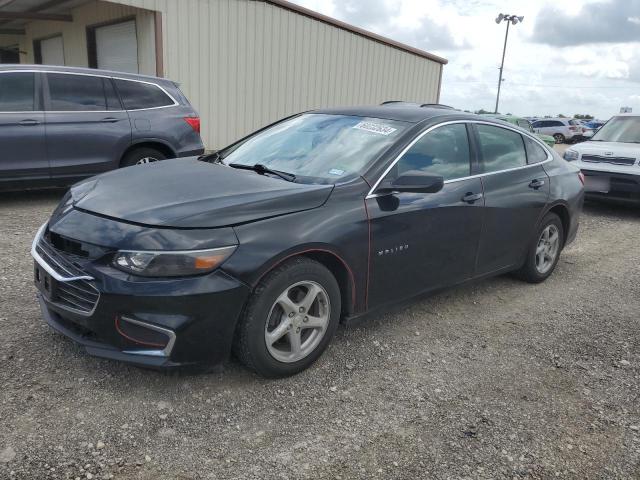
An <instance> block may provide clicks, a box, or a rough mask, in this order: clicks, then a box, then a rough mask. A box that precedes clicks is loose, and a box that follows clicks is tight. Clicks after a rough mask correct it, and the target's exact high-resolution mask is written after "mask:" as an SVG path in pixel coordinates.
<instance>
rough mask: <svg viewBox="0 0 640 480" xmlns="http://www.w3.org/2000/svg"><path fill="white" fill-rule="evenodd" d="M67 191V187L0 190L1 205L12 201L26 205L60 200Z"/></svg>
mask: <svg viewBox="0 0 640 480" xmlns="http://www.w3.org/2000/svg"><path fill="white" fill-rule="evenodd" d="M66 192H67V189H66V188H48V189H44V190H21V191H11V192H0V205H2V206H7V205H9V204H11V203H17V204H20V205H24V204H29V203H41V202H55V201H59V200H60V199H61V198H62V197H63V196H64V194H65V193H66Z"/></svg>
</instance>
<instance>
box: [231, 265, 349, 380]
mask: <svg viewBox="0 0 640 480" xmlns="http://www.w3.org/2000/svg"><path fill="white" fill-rule="evenodd" d="M312 290H313V291H312ZM309 295H315V296H314V298H313V299H311V297H310V296H309ZM307 297H308V298H307ZM309 301H312V303H311V304H309V303H308V302H309ZM303 305H306V306H308V305H310V308H308V309H305V306H303ZM341 308H342V307H341V298H340V287H339V286H338V282H337V281H336V279H335V278H334V276H333V275H332V274H331V272H330V271H329V270H328V269H327V268H326V267H325V266H324V265H322V264H320V263H318V262H316V261H314V260H311V259H308V258H304V257H298V258H294V259H292V260H289V261H287V262H285V263H283V264H282V265H281V266H279V267H277V268H276V269H275V270H273V271H272V272H270V273H269V274H268V275H267V276H266V277H265V278H264V279H263V280H261V281H260V283H259V284H258V286H257V287H256V289H255V290H254V292H253V294H252V295H251V297H250V298H249V300H248V302H247V305H246V306H245V309H244V312H243V314H242V317H241V318H240V321H239V323H238V327H237V329H236V335H235V339H234V345H233V351H234V353H235V355H236V357H238V359H240V361H241V362H242V363H243V364H244V365H246V366H247V367H248V368H250V369H252V370H254V371H255V372H256V373H258V374H259V375H262V376H264V377H269V378H278V377H287V376H290V375H294V374H296V373H298V372H301V371H302V370H304V369H306V368H308V367H309V366H310V365H311V364H313V362H315V361H316V360H317V359H318V358H319V357H320V355H322V352H323V351H324V350H325V349H326V348H327V345H328V344H329V342H330V341H331V338H332V337H333V335H334V333H335V331H336V328H337V327H338V323H339V320H340V312H341ZM303 309H304V311H303ZM309 312H311V314H309ZM307 314H309V315H308V316H307ZM305 318H306V319H307V320H305ZM323 322H324V327H309V326H308V325H312V324H317V325H320V324H321V323H323ZM289 326H290V327H289ZM287 327H289V328H287ZM280 334H282V335H281V336H279V335H280ZM295 338H298V339H299V340H298V342H299V343H298V345H299V347H298V349H297V350H296V349H295V348H294V347H293V345H294V343H296V341H295ZM274 339H275V340H274ZM292 342H293V343H292Z"/></svg>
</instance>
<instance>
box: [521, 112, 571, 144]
mask: <svg viewBox="0 0 640 480" xmlns="http://www.w3.org/2000/svg"><path fill="white" fill-rule="evenodd" d="M533 130H534V131H535V132H536V133H541V134H544V135H551V136H552V137H553V138H555V140H556V143H565V142H568V141H570V140H572V139H577V138H578V137H579V136H580V135H581V134H582V127H581V126H580V124H579V122H578V121H577V120H573V119H571V118H545V119H543V120H538V121H537V122H534V123H533Z"/></svg>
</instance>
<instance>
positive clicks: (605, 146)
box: [570, 141, 640, 158]
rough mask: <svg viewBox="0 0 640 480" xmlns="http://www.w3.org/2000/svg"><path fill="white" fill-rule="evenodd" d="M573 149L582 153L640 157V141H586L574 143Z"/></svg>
mask: <svg viewBox="0 0 640 480" xmlns="http://www.w3.org/2000/svg"><path fill="white" fill-rule="evenodd" d="M570 148H571V149H572V150H576V151H578V152H580V153H581V154H588V155H589V154H592V155H602V156H609V155H607V154H608V153H609V152H610V156H613V157H630V158H638V157H640V143H622V142H594V141H589V142H584V143H580V144H578V145H572V146H571V147H570Z"/></svg>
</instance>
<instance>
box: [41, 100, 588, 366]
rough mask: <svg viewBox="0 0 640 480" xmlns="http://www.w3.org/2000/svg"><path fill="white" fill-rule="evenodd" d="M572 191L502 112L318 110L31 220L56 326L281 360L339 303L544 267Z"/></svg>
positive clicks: (127, 342)
mask: <svg viewBox="0 0 640 480" xmlns="http://www.w3.org/2000/svg"><path fill="white" fill-rule="evenodd" d="M130 192H135V193H136V194H135V195H130ZM582 197H583V186H582V181H581V178H580V172H579V170H578V169H577V168H576V167H575V166H573V165H571V164H570V163H567V162H565V161H564V160H562V158H560V157H559V156H558V155H557V154H556V153H555V152H553V151H552V150H551V149H549V148H548V147H547V146H546V145H545V144H544V143H542V142H540V140H539V139H538V138H537V137H535V136H534V135H531V134H530V133H527V132H525V131H523V130H522V129H520V128H517V127H511V126H509V125H507V124H505V123H504V122H498V121H494V120H491V119H488V118H484V117H480V116H477V115H468V114H464V113H462V112H457V111H455V110H450V109H444V108H424V107H420V106H412V105H396V106H390V105H385V106H376V107H351V108H335V109H326V110H318V111H313V112H307V113H304V114H300V115H297V116H294V117H291V118H287V119H285V120H282V121H280V122H278V123H276V124H274V125H272V126H270V127H267V128H265V129H263V130H260V131H258V132H256V133H255V134H253V135H250V136H248V137H247V138H245V139H243V140H240V141H239V142H238V143H235V144H233V145H231V146H229V147H227V148H226V149H224V150H222V151H220V152H217V153H215V154H213V155H209V156H204V157H202V158H201V159H200V160H198V159H196V158H194V159H191V160H168V161H165V162H162V163H161V164H151V165H144V166H135V167H131V168H128V169H126V171H123V170H119V171H113V172H109V173H105V174H103V175H100V176H97V177H95V178H93V179H89V180H86V181H84V182H82V183H80V184H78V185H75V186H74V187H73V188H72V189H71V190H70V192H69V193H68V194H67V195H66V196H65V197H64V198H63V199H62V201H61V203H60V206H59V207H58V208H57V209H56V210H55V211H54V213H53V215H52V216H51V218H50V219H49V221H48V222H47V223H45V224H44V225H43V226H42V228H40V230H39V231H38V233H37V235H36V237H35V240H34V243H33V248H32V254H33V256H34V258H35V282H36V285H37V287H38V291H39V299H40V303H41V306H42V312H43V314H44V316H45V318H46V320H47V322H48V323H49V325H51V326H52V327H53V328H54V329H56V330H58V331H59V332H62V333H63V334H65V335H67V336H68V337H71V338H72V339H74V340H75V341H76V342H78V343H80V344H81V345H83V346H84V347H85V348H86V350H87V351H88V352H89V353H91V354H93V355H97V356H101V357H106V358H111V359H116V360H123V361H127V362H131V363H134V364H138V365H145V366H149V367H174V366H180V365H191V364H194V363H195V364H202V363H204V364H219V363H220V362H222V361H224V360H225V359H226V358H227V356H228V354H229V352H230V350H231V349H232V346H233V349H234V351H235V353H236V355H237V356H238V357H239V358H240V359H241V360H242V361H243V362H244V363H245V364H246V365H247V366H249V367H250V368H252V369H254V370H256V371H257V372H259V373H260V374H262V375H265V376H269V377H277V376H283V375H291V374H294V373H296V372H299V371H301V370H302V369H304V368H307V367H308V366H309V365H311V363H313V362H314V361H315V360H316V359H317V358H318V357H319V356H320V355H321V353H322V351H323V350H324V349H325V348H326V346H327V344H328V343H329V341H330V340H331V337H332V336H333V334H334V332H335V330H336V328H337V326H338V323H339V321H340V319H341V318H342V319H345V320H350V319H353V318H355V317H358V316H361V315H363V314H364V313H366V312H369V311H372V310H374V309H376V308H379V307H382V306H384V305H388V304H390V303H393V302H397V301H399V300H403V299H407V298H410V297H413V296H415V295H418V294H422V293H425V292H430V291H434V290H436V289H441V288H442V287H447V286H451V285H455V284H459V283H461V282H466V281H469V280H472V279H480V278H484V277H489V276H493V275H498V274H501V273H506V272H517V274H518V275H519V276H520V277H521V278H523V279H524V280H526V281H529V282H534V283H535V282H541V281H543V280H545V279H546V278H547V277H549V275H551V273H552V272H553V270H554V268H555V266H556V263H557V262H558V258H559V256H560V252H561V250H562V249H563V248H564V246H565V245H567V244H568V243H569V242H571V241H572V240H573V239H574V237H575V235H576V230H577V228H578V220H579V214H580V210H581V206H582Z"/></svg>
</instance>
